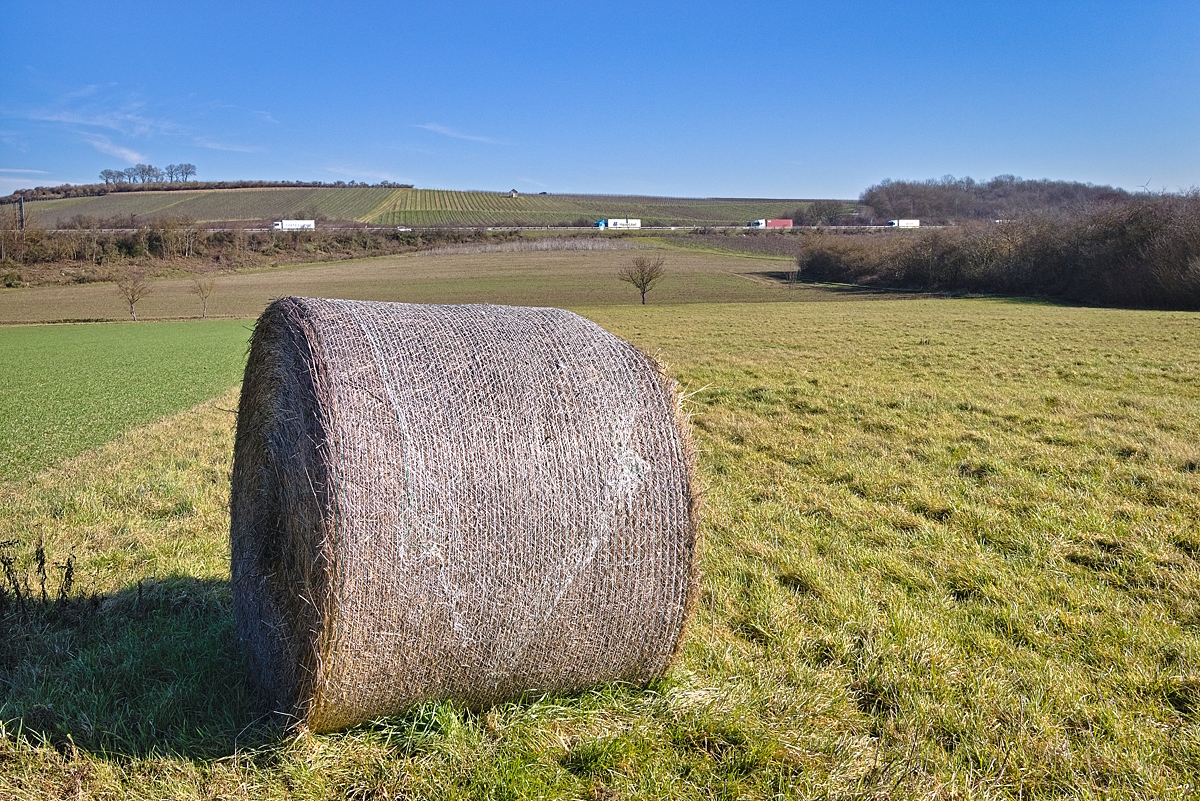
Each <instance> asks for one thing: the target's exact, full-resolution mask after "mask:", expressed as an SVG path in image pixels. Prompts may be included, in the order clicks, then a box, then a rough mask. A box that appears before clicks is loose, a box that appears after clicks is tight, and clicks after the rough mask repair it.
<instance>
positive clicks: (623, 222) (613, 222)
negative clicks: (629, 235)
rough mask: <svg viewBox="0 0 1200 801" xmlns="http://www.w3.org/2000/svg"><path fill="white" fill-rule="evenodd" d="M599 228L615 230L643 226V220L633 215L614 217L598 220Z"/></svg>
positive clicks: (597, 225)
mask: <svg viewBox="0 0 1200 801" xmlns="http://www.w3.org/2000/svg"><path fill="white" fill-rule="evenodd" d="M596 227H597V228H610V229H612V230H615V231H620V230H626V231H627V230H629V229H631V228H641V227H642V221H641V220H639V219H636V218H633V217H621V218H619V219H618V218H612V219H608V220H597V221H596Z"/></svg>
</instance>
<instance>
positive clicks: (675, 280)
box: [0, 249, 840, 323]
mask: <svg viewBox="0 0 1200 801" xmlns="http://www.w3.org/2000/svg"><path fill="white" fill-rule="evenodd" d="M662 253H663V255H664V257H665V258H666V269H667V275H666V277H664V278H663V279H662V282H661V284H659V285H658V286H656V287H655V288H654V289H653V290H651V292H650V294H649V296H648V300H649V302H651V303H654V304H663V303H695V302H698V301H701V302H702V301H714V300H727V301H764V300H778V299H780V298H785V297H793V298H795V299H798V300H799V299H805V300H820V299H835V298H837V297H840V296H839V295H836V294H834V293H830V292H828V291H826V290H821V289H812V288H804V287H799V288H796V289H794V290H788V289H786V288H782V287H780V286H779V285H778V283H777V282H772V281H767V280H763V279H762V278H761V277H760V273H762V272H763V271H769V270H772V269H774V270H778V269H779V267H778V266H777V265H778V264H782V262H773V261H768V260H764V259H761V258H746V257H740V256H736V255H727V254H725V255H723V254H713V253H700V252H693V251H688V250H677V249H672V250H664V251H662ZM630 257H631V254H630V253H629V252H628V251H621V250H610V251H548V252H540V251H534V252H516V253H466V254H462V253H459V254H454V253H450V254H441V255H439V254H432V253H429V254H425V253H418V254H410V255H407V256H385V257H381V258H376V259H366V260H359V261H353V262H334V263H326V264H317V265H307V266H300V267H281V268H278V269H271V270H262V271H258V272H241V273H233V274H225V275H222V276H220V277H218V278H217V286H216V289H215V291H214V292H213V294H212V297H211V298H210V300H209V304H208V313H209V316H210V317H257V316H258V314H259V312H261V311H262V309H263V307H265V306H266V304H267V303H268V302H270V300H271V299H272V298H277V297H281V296H283V295H308V296H316V297H341V298H357V299H362V300H392V301H408V302H415V303H508V304H517V305H533V306H572V307H574V306H593V305H597V306H598V305H608V304H625V303H633V302H636V301H637V300H638V295H637V291H636V290H634V289H633V288H632V287H631V286H629V285H628V284H623V283H621V282H620V281H619V280H617V277H616V276H617V271H618V270H619V269H620V267H621V265H622V264H625V263H627V262H628V261H629V259H630ZM149 286H150V293H149V294H148V295H147V296H146V298H145V299H144V300H142V301H141V302H140V303H139V304H138V306H137V310H138V317H139V318H140V319H154V318H179V317H199V316H200V312H201V302H200V299H199V298H198V297H197V296H196V294H195V291H194V286H195V284H194V282H193V280H192V279H191V278H179V279H159V280H152V281H150V282H149ZM93 319H107V320H127V319H129V307H128V305H126V304H125V303H124V301H123V300H122V298H121V297H120V295H119V294H118V293H117V289H116V286H115V285H114V284H110V283H96V284H75V285H70V286H41V287H27V288H23V289H0V323H20V322H43V321H55V320H93Z"/></svg>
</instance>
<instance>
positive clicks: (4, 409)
mask: <svg viewBox="0 0 1200 801" xmlns="http://www.w3.org/2000/svg"><path fill="white" fill-rule="evenodd" d="M248 338H249V326H248V324H247V323H246V322H245V321H240V320H238V321H231V320H222V321H211V322H207V323H204V324H202V325H193V324H182V323H146V324H145V325H136V326H125V325H63V326H52V327H46V326H22V327H17V328H13V327H8V328H0V386H3V387H4V393H3V398H2V399H0V482H3V481H11V480H13V479H17V478H23V477H25V476H27V475H30V474H32V473H34V472H36V471H37V470H40V469H42V468H45V467H48V466H49V465H52V464H54V463H56V462H58V461H61V460H62V459H63V458H65V457H68V456H74V455H76V454H78V453H81V452H82V451H85V450H87V449H89V448H94V447H96V446H97V445H101V444H103V443H105V442H107V441H108V440H110V439H112V438H113V437H114V436H116V435H117V434H119V433H121V432H122V431H124V430H126V429H128V428H130V427H132V426H137V425H142V424H145V423H149V422H152V421H154V420H157V419H158V418H161V417H165V416H167V415H170V414H174V413H175V412H178V411H180V410H182V409H185V408H187V407H189V406H192V405H194V404H196V403H199V402H200V401H202V400H205V399H207V398H210V397H212V396H213V395H215V394H217V393H219V392H222V391H224V390H225V389H228V388H229V387H231V386H233V385H234V384H236V383H237V382H239V381H241V368H242V365H243V364H244V363H245V352H246V341H247V339H248Z"/></svg>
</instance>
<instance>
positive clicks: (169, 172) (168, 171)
mask: <svg viewBox="0 0 1200 801" xmlns="http://www.w3.org/2000/svg"><path fill="white" fill-rule="evenodd" d="M163 175H165V176H167V180H168V181H170V182H171V183H175V178H176V176H178V175H179V166H178V165H176V164H168V165H167V166H166V167H165V168H164V169H163Z"/></svg>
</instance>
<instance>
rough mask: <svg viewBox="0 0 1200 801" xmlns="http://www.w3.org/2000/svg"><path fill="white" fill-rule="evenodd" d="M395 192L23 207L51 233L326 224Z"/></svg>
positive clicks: (213, 193)
mask: <svg viewBox="0 0 1200 801" xmlns="http://www.w3.org/2000/svg"><path fill="white" fill-rule="evenodd" d="M395 191H396V190H393V189H384V188H377V187H366V186H363V187H336V188H335V187H297V188H281V189H208V190H197V191H187V190H180V191H171V192H115V193H113V194H111V195H103V196H100V197H78V198H66V199H64V200H41V201H37V202H35V203H29V204H26V209H27V211H29V212H30V213H31V214H32V215H33V217H34V219H35V220H36V221H37V223H38V224H40V225H43V226H46V227H48V228H54V227H57V226H60V225H63V224H65V223H67V222H68V221H69V220H70V219H71V218H73V217H76V216H80V215H82V216H84V217H93V218H96V219H110V218H127V217H129V216H130V215H135V216H137V217H139V218H142V219H149V218H153V217H182V218H188V219H192V220H195V221H197V222H209V221H213V220H270V219H278V218H281V217H299V216H301V215H303V216H304V217H310V216H313V215H323V216H324V217H325V218H327V219H331V220H358V219H360V218H361V219H364V220H365V219H369V218H370V217H371V216H372V215H373V213H374V212H375V211H376V210H377V209H379V208H380V207H382V206H383V205H385V204H386V203H387V202H388V200H389V199H390V198H391V196H392V195H393V193H394V192H395Z"/></svg>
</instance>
